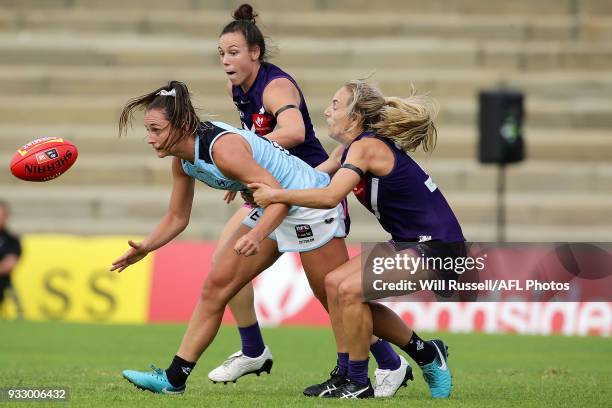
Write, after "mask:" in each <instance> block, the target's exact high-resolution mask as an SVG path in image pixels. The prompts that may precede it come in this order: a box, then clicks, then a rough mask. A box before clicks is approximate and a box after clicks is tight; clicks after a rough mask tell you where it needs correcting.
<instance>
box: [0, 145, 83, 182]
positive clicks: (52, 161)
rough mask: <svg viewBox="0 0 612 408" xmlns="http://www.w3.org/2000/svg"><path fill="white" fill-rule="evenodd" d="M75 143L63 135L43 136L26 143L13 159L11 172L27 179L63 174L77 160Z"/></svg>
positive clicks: (41, 179)
mask: <svg viewBox="0 0 612 408" xmlns="http://www.w3.org/2000/svg"><path fill="white" fill-rule="evenodd" d="M78 155H79V152H78V150H77V148H76V146H75V145H73V144H72V143H71V142H70V141H68V140H66V139H64V138H61V137H43V138H40V139H36V140H33V141H31V142H30V143H26V144H25V145H23V147H21V148H20V149H18V150H17V152H15V155H14V156H13V160H11V173H13V175H14V176H15V177H17V178H20V179H22V180H27V181H47V180H52V179H54V178H56V177H59V176H61V175H62V174H63V173H65V172H66V170H68V169H69V168H70V167H71V166H72V165H73V164H74V162H75V161H76V159H77V156H78Z"/></svg>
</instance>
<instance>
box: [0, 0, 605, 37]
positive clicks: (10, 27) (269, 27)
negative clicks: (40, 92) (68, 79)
mask: <svg viewBox="0 0 612 408" xmlns="http://www.w3.org/2000/svg"><path fill="white" fill-rule="evenodd" d="M228 11H229V10H223V11H221V10H180V9H173V10H159V9H152V10H151V9H146V10H123V9H120V10H117V9H114V10H113V9H111V10H97V11H96V12H95V13H92V12H91V10H90V9H82V8H76V9H63V10H48V9H33V10H28V11H27V12H23V11H22V10H18V9H12V10H10V9H4V10H2V11H0V32H2V31H5V32H10V31H19V32H27V33H33V32H34V33H38V32H47V33H78V34H81V33H106V32H113V33H124V34H140V35H162V34H163V35H176V36H198V37H200V38H216V37H217V36H218V35H219V33H220V31H221V29H222V27H223V25H224V24H225V23H226V22H228V21H229V12H228ZM260 15H261V18H259V24H260V25H261V26H262V27H264V29H265V31H266V34H268V35H270V36H271V37H272V38H276V37H278V38H284V37H286V36H298V37H311V38H312V37H323V38H337V37H340V38H342V37H369V38H371V37H391V36H403V37H407V38H408V37H410V38H414V37H430V38H449V39H458V38H461V39H479V40H514V41H538V40H563V41H569V40H576V39H588V40H591V41H605V40H609V39H610V38H611V36H612V19H609V18H602V17H601V16H596V15H587V14H582V15H581V17H580V18H578V17H577V16H576V15H575V14H562V15H558V16H549V17H548V18H547V19H542V18H540V17H539V16H534V15H499V14H494V13H492V14H488V15H468V14H453V13H451V14H448V13H443V12H440V11H435V10H432V11H431V12H429V13H427V11H426V10H423V12H422V13H418V12H415V10H411V12H410V13H409V14H406V13H399V14H398V13H393V12H390V11H388V10H380V11H379V10H376V11H372V12H370V13H363V12H355V11H353V10H345V11H338V10H313V11H295V10H292V11H289V12H279V11H278V10H272V9H268V8H266V7H265V6H264V8H263V9H262V11H261V12H260Z"/></svg>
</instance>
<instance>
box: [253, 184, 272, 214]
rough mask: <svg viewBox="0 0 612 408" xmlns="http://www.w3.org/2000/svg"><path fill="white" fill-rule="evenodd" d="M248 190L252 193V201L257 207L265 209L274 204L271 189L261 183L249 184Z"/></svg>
mask: <svg viewBox="0 0 612 408" xmlns="http://www.w3.org/2000/svg"><path fill="white" fill-rule="evenodd" d="M247 187H248V188H250V189H251V191H253V199H254V200H255V203H256V204H257V206H258V207H262V208H266V207H267V206H269V205H270V204H274V202H275V201H274V191H275V189H273V188H272V187H270V186H268V185H267V184H263V183H250V184H249V185H247Z"/></svg>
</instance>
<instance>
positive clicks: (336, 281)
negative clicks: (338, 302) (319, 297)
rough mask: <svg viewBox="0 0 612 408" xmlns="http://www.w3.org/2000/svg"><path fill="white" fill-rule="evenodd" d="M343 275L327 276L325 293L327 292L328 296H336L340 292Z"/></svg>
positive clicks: (332, 274)
mask: <svg viewBox="0 0 612 408" xmlns="http://www.w3.org/2000/svg"><path fill="white" fill-rule="evenodd" d="M341 277H342V276H341V274H339V273H334V272H332V273H328V274H327V275H326V276H325V292H327V295H328V296H335V295H336V294H337V292H338V287H339V286H340V283H341V282H342V280H341Z"/></svg>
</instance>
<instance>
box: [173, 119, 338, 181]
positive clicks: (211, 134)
mask: <svg viewBox="0 0 612 408" xmlns="http://www.w3.org/2000/svg"><path fill="white" fill-rule="evenodd" d="M226 133H235V134H238V135H240V136H242V137H243V138H244V139H245V140H246V141H247V143H248V144H249V145H250V146H251V150H252V151H253V159H254V160H255V161H256V162H257V163H258V164H259V165H260V166H261V167H263V168H264V169H266V170H267V171H268V172H270V173H271V174H272V176H274V178H276V180H278V182H279V183H280V185H281V186H282V187H283V188H285V189H304V188H321V187H326V186H327V185H328V184H329V181H330V179H329V175H328V174H327V173H323V172H321V171H318V170H315V169H313V168H312V167H310V166H309V165H308V164H306V163H305V162H303V161H302V160H300V159H299V158H297V157H296V156H292V155H291V153H289V152H288V151H287V150H285V149H284V148H282V147H281V146H280V145H278V144H277V143H276V142H271V141H269V140H268V139H265V138H264V137H261V136H258V135H256V134H255V133H252V132H250V131H248V130H243V129H238V128H235V127H233V126H230V125H228V124H227V123H223V122H202V124H201V126H200V130H199V131H198V133H197V134H196V140H195V156H194V164H192V163H190V162H189V161H186V160H182V161H181V162H182V165H183V171H184V172H185V174H187V175H188V176H191V177H193V178H195V179H197V180H200V181H202V182H203V183H206V184H207V185H208V186H210V187H213V188H217V189H220V190H229V191H242V190H247V188H246V187H245V186H244V185H243V184H242V183H240V182H238V181H236V180H232V179H229V178H227V177H225V176H224V175H223V173H221V171H219V169H218V168H217V166H216V165H215V163H214V161H213V159H212V147H213V145H214V143H215V142H216V141H217V140H218V139H219V137H221V136H223V135H224V134H226Z"/></svg>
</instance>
